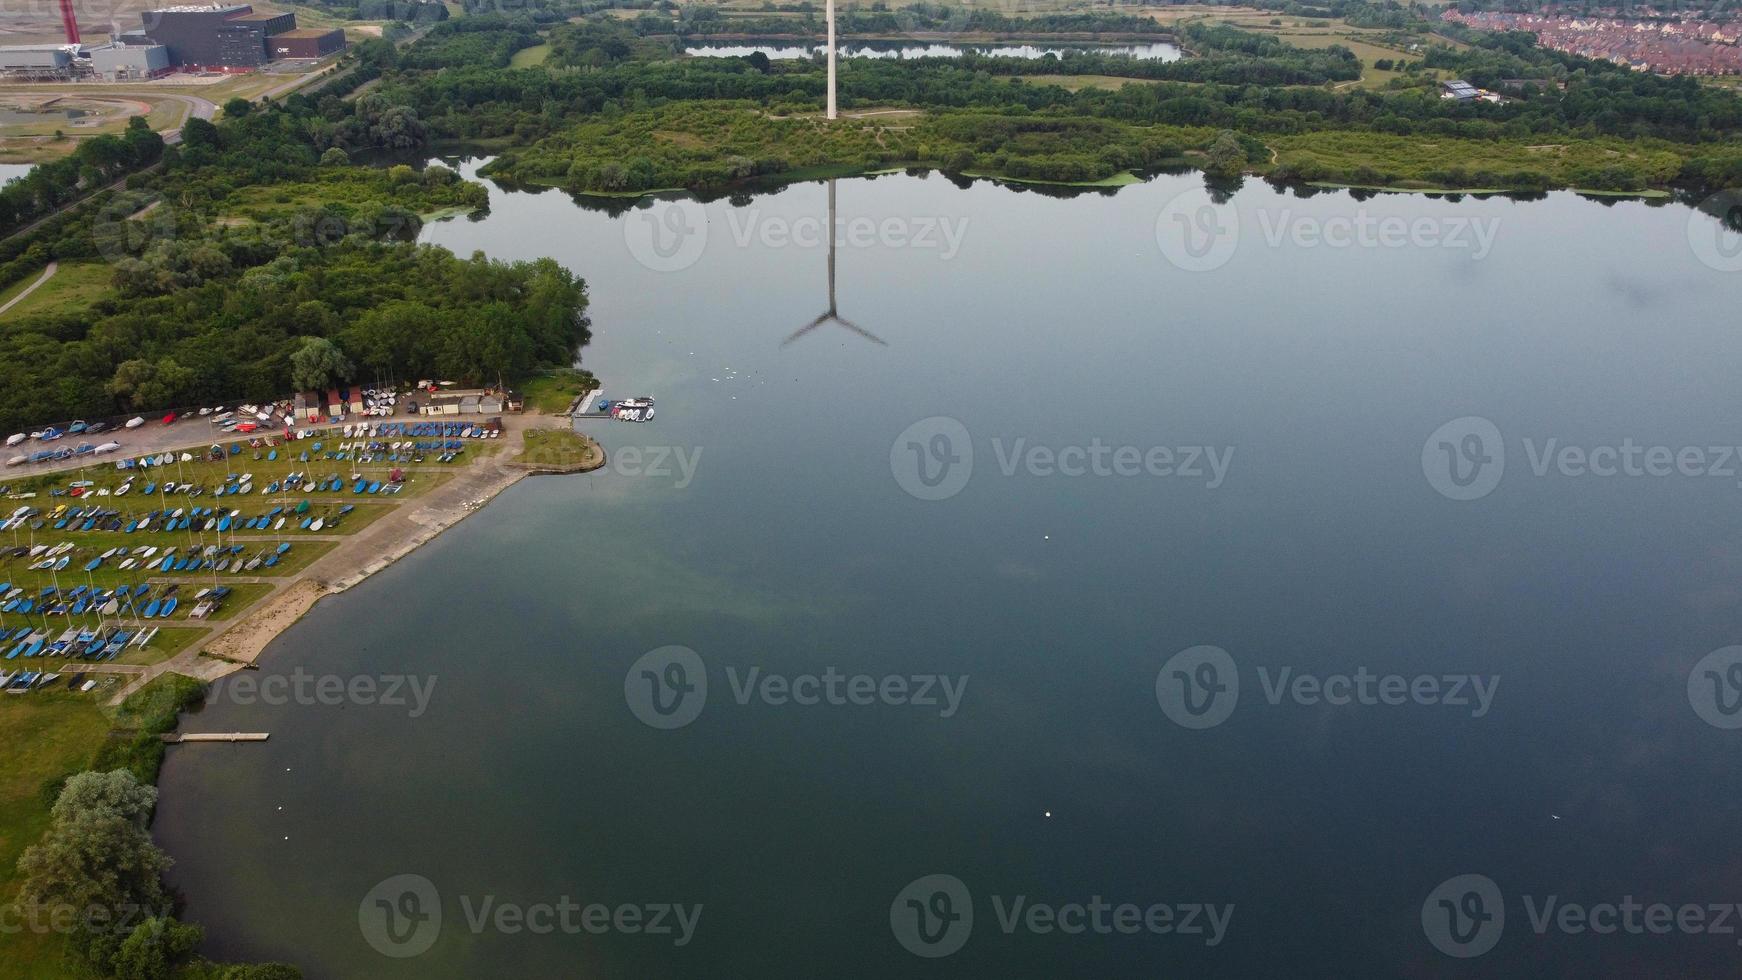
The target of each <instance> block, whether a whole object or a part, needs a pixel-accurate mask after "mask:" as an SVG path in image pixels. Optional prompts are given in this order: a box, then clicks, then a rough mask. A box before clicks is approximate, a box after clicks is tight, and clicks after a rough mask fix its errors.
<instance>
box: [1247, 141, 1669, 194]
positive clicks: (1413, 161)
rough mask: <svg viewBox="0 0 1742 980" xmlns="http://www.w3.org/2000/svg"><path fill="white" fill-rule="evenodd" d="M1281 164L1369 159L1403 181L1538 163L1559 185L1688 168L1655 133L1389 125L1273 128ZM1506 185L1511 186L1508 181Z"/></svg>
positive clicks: (1650, 179)
mask: <svg viewBox="0 0 1742 980" xmlns="http://www.w3.org/2000/svg"><path fill="white" fill-rule="evenodd" d="M1266 142H1267V143H1269V145H1270V146H1271V147H1273V148H1274V149H1275V150H1276V151H1277V163H1278V164H1292V165H1295V166H1301V165H1316V166H1320V167H1323V168H1325V169H1327V170H1328V171H1330V172H1333V173H1338V174H1350V173H1353V172H1354V171H1355V170H1357V169H1358V168H1362V167H1366V168H1369V169H1370V170H1372V171H1373V172H1375V173H1376V174H1378V175H1379V176H1381V177H1383V178H1384V180H1383V181H1378V182H1376V183H1383V184H1387V185H1391V186H1395V187H1397V188H1398V189H1403V190H1408V189H1411V188H1412V187H1413V188H1416V189H1423V188H1427V187H1432V186H1434V185H1435V182H1434V181H1433V179H1432V177H1431V173H1432V172H1433V171H1443V170H1446V169H1449V168H1453V167H1460V168H1463V169H1464V170H1466V171H1468V172H1470V173H1476V172H1479V171H1487V172H1491V173H1494V174H1501V175H1503V174H1509V173H1514V172H1518V171H1532V172H1535V173H1540V174H1543V175H1545V176H1547V177H1548V178H1549V179H1550V180H1551V181H1552V182H1554V184H1555V185H1556V186H1571V187H1577V186H1578V175H1579V173H1580V172H1581V171H1585V170H1591V169H1601V168H1603V167H1611V166H1622V165H1624V166H1626V167H1628V168H1630V169H1632V170H1634V171H1636V172H1638V173H1640V174H1641V175H1642V176H1643V177H1644V178H1645V180H1646V183H1648V184H1653V185H1662V184H1667V183H1668V182H1669V181H1670V180H1672V179H1673V178H1674V177H1675V175H1676V174H1677V173H1678V172H1679V171H1680V170H1681V165H1682V158H1681V156H1680V154H1678V153H1676V152H1675V151H1674V150H1673V149H1670V148H1668V147H1667V146H1662V145H1658V144H1654V143H1653V142H1651V141H1648V140H1634V141H1620V140H1561V141H1558V142H1554V143H1543V144H1531V143H1526V142H1523V141H1499V140H1493V141H1491V140H1460V139H1452V138H1444V139H1432V140H1429V139H1421V138H1416V137H1404V136H1387V135H1384V134H1381V133H1353V132H1342V133H1339V132H1319V133H1303V134H1300V135H1292V136H1272V137H1270V138H1268V139H1267V140H1266ZM1502 189H1504V188H1502Z"/></svg>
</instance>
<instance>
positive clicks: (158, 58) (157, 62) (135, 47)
mask: <svg viewBox="0 0 1742 980" xmlns="http://www.w3.org/2000/svg"><path fill="white" fill-rule="evenodd" d="M86 53H88V54H89V55H90V58H91V71H92V72H93V73H94V74H96V75H97V76H98V77H99V78H101V79H103V80H104V81H106V82H126V81H135V80H138V79H142V78H156V77H157V76H159V75H162V74H165V73H167V72H168V71H169V70H170V68H171V65H170V63H169V49H168V48H166V47H164V46H163V45H161V44H124V43H120V42H117V43H115V44H104V45H99V46H97V47H94V48H88V49H86Z"/></svg>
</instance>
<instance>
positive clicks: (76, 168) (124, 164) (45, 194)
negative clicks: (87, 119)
mask: <svg viewBox="0 0 1742 980" xmlns="http://www.w3.org/2000/svg"><path fill="white" fill-rule="evenodd" d="M162 153H163V138H162V137H160V136H158V135H157V134H156V133H154V132H152V131H151V130H150V129H149V128H148V127H147V126H146V125H145V120H144V119H143V118H141V117H138V116H135V117H133V118H132V119H131V120H129V121H128V124H127V131H126V132H125V133H124V134H123V135H121V136H97V137H93V138H91V139H87V140H83V141H81V142H80V143H79V147H78V149H76V150H74V151H73V152H72V154H71V155H69V156H66V157H64V158H62V159H60V160H54V161H50V162H48V163H41V164H37V165H36V166H35V167H34V168H32V169H31V171H30V173H28V174H26V175H25V176H23V177H20V178H18V179H17V180H12V181H8V182H7V183H6V185H5V186H4V187H0V235H3V234H10V233H12V231H14V230H15V229H17V228H18V227H19V226H21V225H25V224H28V223H29V222H31V221H34V220H36V219H37V218H40V217H42V216H43V215H45V214H47V213H49V212H50V211H53V210H54V209H55V208H58V207H60V206H61V205H63V204H65V203H67V202H68V201H71V200H73V199H74V198H77V197H78V196H79V195H80V194H82V193H84V192H86V191H89V190H91V189H93V188H95V187H98V186H101V185H102V184H105V183H109V182H111V181H113V180H115V179H116V178H118V177H120V176H122V175H123V174H127V173H130V172H132V171H134V170H138V169H139V168H140V167H144V166H147V165H149V164H152V163H155V162H157V159H158V157H159V156H160V155H162Z"/></svg>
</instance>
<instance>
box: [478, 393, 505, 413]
mask: <svg viewBox="0 0 1742 980" xmlns="http://www.w3.org/2000/svg"><path fill="white" fill-rule="evenodd" d="M478 411H479V412H481V413H483V414H485V415H500V414H502V399H500V398H497V397H496V396H495V395H484V396H483V397H481V398H479V399H478Z"/></svg>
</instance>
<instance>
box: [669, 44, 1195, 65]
mask: <svg viewBox="0 0 1742 980" xmlns="http://www.w3.org/2000/svg"><path fill="white" fill-rule="evenodd" d="M836 50H838V51H839V52H840V55H841V57H843V58H960V57H961V56H962V55H964V54H968V53H970V52H972V53H974V54H980V55H988V56H991V57H995V58H1026V59H1029V60H1030V61H1032V60H1034V59H1036V58H1044V57H1046V56H1047V55H1052V56H1054V57H1058V58H1062V57H1064V56H1065V55H1066V54H1068V53H1071V52H1078V53H1082V54H1114V55H1123V56H1125V57H1128V58H1136V59H1137V60H1139V61H1178V60H1179V59H1180V58H1181V56H1182V55H1181V52H1180V49H1179V48H1178V47H1177V46H1175V45H1172V44H1165V43H1161V42H1156V43H1153V44H1114V45H1096V46H1093V47H1087V46H1083V47H1076V46H1070V45H1034V44H986V45H978V44H896V43H876V42H866V43H863V44H843V45H840V46H839V47H838V48H837V49H836ZM757 51H760V52H762V53H763V54H765V55H767V56H768V57H769V58H771V59H773V60H775V61H792V60H795V59H798V58H809V57H811V56H813V55H816V54H820V53H822V51H823V45H821V44H698V45H693V46H691V47H688V48H685V49H684V54H687V55H693V56H695V57H698V58H747V57H749V56H750V55H751V54H752V53H754V52H757Z"/></svg>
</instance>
